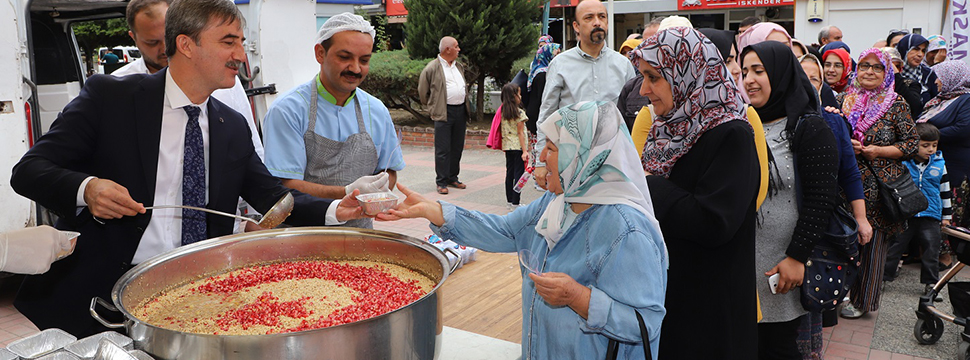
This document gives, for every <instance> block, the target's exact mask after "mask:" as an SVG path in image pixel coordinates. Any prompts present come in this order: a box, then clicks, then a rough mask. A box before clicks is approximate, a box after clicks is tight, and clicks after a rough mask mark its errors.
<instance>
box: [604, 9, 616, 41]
mask: <svg viewBox="0 0 970 360" xmlns="http://www.w3.org/2000/svg"><path fill="white" fill-rule="evenodd" d="M606 16H607V21H609V27H608V28H607V29H606V33H607V34H609V35H610V36H609V40H608V41H609V42H608V43H607V44H608V46H609V47H610V49H616V46H614V42H615V41H614V40H613V38H615V37H616V34H615V33H614V31H613V29H615V28H616V27H615V25H613V0H609V1H607V2H606Z"/></svg>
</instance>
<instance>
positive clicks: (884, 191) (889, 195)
mask: <svg viewBox="0 0 970 360" xmlns="http://www.w3.org/2000/svg"><path fill="white" fill-rule="evenodd" d="M864 163H865V165H866V167H867V168H869V171H871V172H872V176H875V178H876V183H878V184H879V203H880V204H882V209H883V214H884V215H885V216H886V218H887V219H889V220H890V221H892V222H902V221H906V220H909V219H910V218H912V217H913V216H915V215H916V214H919V212H920V211H923V210H926V208H927V207H928V206H929V205H930V203H929V201H927V200H926V195H923V192H922V191H920V190H919V188H918V187H916V183H915V182H914V181H913V178H912V177H911V176H909V170H906V171H903V174H902V175H900V176H899V177H897V178H895V179H892V180H890V181H886V182H884V181H882V179H880V178H879V175H877V174H876V170H875V169H873V168H872V164H871V163H870V162H869V161H864Z"/></svg>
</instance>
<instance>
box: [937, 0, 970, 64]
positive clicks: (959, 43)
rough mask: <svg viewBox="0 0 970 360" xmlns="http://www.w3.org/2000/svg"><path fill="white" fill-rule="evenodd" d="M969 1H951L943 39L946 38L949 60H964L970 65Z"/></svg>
mask: <svg viewBox="0 0 970 360" xmlns="http://www.w3.org/2000/svg"><path fill="white" fill-rule="evenodd" d="M968 5H970V4H968V0H951V1H950V7H949V9H947V11H946V22H945V23H944V24H943V37H944V38H946V47H947V53H946V58H947V60H962V61H964V62H967V63H970V57H968V56H967V55H970V42H968V37H970V14H968V13H967V11H968V10H970V9H968V8H967V7H968Z"/></svg>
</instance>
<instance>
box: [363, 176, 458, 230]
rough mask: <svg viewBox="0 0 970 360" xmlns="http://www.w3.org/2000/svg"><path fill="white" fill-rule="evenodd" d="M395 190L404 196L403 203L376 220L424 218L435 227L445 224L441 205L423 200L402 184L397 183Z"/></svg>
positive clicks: (378, 216)
mask: <svg viewBox="0 0 970 360" xmlns="http://www.w3.org/2000/svg"><path fill="white" fill-rule="evenodd" d="M397 189H398V190H401V193H402V194H404V196H405V198H404V202H402V203H400V204H397V208H395V209H391V210H389V211H388V212H387V213H381V214H378V215H377V220H380V221H393V220H400V219H410V218H425V219H428V220H429V221H431V223H432V224H434V225H435V226H441V225H444V224H445V216H444V213H443V212H442V210H441V204H439V203H438V202H436V201H431V200H428V199H425V198H424V196H421V194H418V193H416V192H414V191H411V189H408V188H407V187H406V186H404V184H401V183H397Z"/></svg>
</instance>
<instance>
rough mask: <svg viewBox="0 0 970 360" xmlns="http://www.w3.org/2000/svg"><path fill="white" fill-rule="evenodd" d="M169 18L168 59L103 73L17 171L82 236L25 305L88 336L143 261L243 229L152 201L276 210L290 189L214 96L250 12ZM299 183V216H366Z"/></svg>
mask: <svg viewBox="0 0 970 360" xmlns="http://www.w3.org/2000/svg"><path fill="white" fill-rule="evenodd" d="M166 18H167V19H168V20H167V23H166V27H165V40H166V54H167V55H168V57H169V58H170V60H169V68H168V69H166V70H162V71H159V72H158V73H156V74H154V75H142V74H136V75H131V76H128V77H124V78H115V77H111V76H94V77H92V78H91V79H89V80H88V81H87V83H86V84H85V86H84V88H83V89H82V90H81V93H80V95H78V97H77V98H76V99H74V100H73V101H72V102H71V103H70V104H68V105H67V106H66V107H65V108H64V110H63V112H62V113H61V114H60V115H59V116H58V118H57V120H56V121H55V122H54V123H53V125H52V126H51V129H50V131H49V132H48V133H47V134H46V135H44V136H43V137H41V139H40V140H39V141H38V142H37V144H36V145H35V146H34V147H33V148H31V149H30V150H29V151H28V152H27V154H26V155H24V157H23V158H22V159H21V160H20V162H19V163H18V164H17V165H16V166H15V167H14V169H13V174H12V177H11V185H13V188H14V190H16V191H17V192H18V193H19V194H21V195H24V196H26V197H28V198H31V199H33V200H34V201H37V202H38V203H40V204H41V205H43V206H45V207H47V208H49V209H52V210H54V211H55V212H56V213H57V214H58V215H59V216H60V220H59V221H58V224H57V227H58V228H61V229H71V230H77V231H79V232H81V234H82V235H81V237H80V238H79V239H78V241H77V247H76V249H75V251H74V255H73V256H70V257H68V258H66V259H64V260H62V261H59V262H56V263H54V264H53V265H52V266H51V269H50V271H49V272H47V273H46V274H43V275H39V276H31V277H28V278H26V279H25V280H24V283H23V285H22V286H21V289H20V292H19V293H18V294H17V298H16V300H15V302H14V305H15V306H16V307H17V309H18V310H20V311H21V312H22V313H23V314H24V315H25V316H27V318H28V319H30V320H31V321H32V322H34V324H35V325H37V327H39V328H41V329H44V328H48V327H58V328H61V329H64V330H67V331H68V332H70V333H72V334H74V335H75V336H77V337H82V336H87V335H91V334H94V333H97V332H100V331H104V330H106V329H105V328H104V327H102V326H100V325H99V324H98V323H97V322H95V321H94V320H93V319H92V318H91V316H90V315H89V314H88V305H89V303H90V301H91V298H92V297H95V296H98V297H101V298H103V299H109V298H110V291H111V289H112V286H113V285H114V283H115V282H116V281H117V279H118V278H120V277H121V275H123V274H124V273H125V272H126V271H127V270H129V269H130V268H131V267H132V266H133V264H137V263H140V262H142V261H144V260H147V259H148V258H150V257H152V256H154V255H157V254H159V253H161V252H164V251H167V250H170V249H174V248H175V247H178V246H180V245H186V244H189V243H192V242H195V241H199V240H202V239H206V238H212V237H217V236H223V235H228V234H230V233H232V228H233V225H234V220H233V219H232V218H226V217H220V216H215V215H207V214H206V213H202V212H198V211H194V210H171V209H165V210H161V209H159V210H152V211H151V212H148V211H146V209H145V206H151V205H153V204H183V205H194V206H200V207H207V208H210V209H213V210H219V211H223V212H228V213H233V212H235V206H236V204H237V199H238V198H239V197H240V196H241V197H242V198H243V199H245V200H246V201H247V202H249V204H251V205H252V206H253V207H255V208H256V209H257V210H259V211H261V212H265V211H267V210H269V208H270V207H271V206H272V205H273V204H274V203H275V202H276V201H277V200H278V199H280V198H281V197H283V196H284V195H285V193H286V192H287V191H290V190H287V189H286V188H284V187H283V186H282V184H281V183H280V182H279V180H278V179H277V178H276V177H274V176H272V175H271V174H270V173H269V172H268V171H267V170H266V167H265V166H264V165H263V163H262V162H261V161H260V159H259V157H258V156H257V155H256V153H255V150H254V148H253V143H252V141H251V140H250V139H251V135H250V132H249V128H248V126H247V125H246V123H245V120H244V119H243V117H242V115H240V114H239V113H237V112H235V111H233V110H231V109H229V108H228V107H227V106H226V105H225V104H223V103H221V102H219V101H218V100H216V99H213V98H210V97H209V95H210V94H211V93H212V91H214V90H216V89H219V88H227V87H231V86H233V84H234V81H235V80H234V76H236V73H237V70H238V67H239V65H240V64H241V62H240V60H242V59H243V57H244V52H243V48H242V40H243V38H242V28H241V22H242V19H243V18H242V14H240V13H239V10H238V9H237V8H236V6H235V5H234V4H233V3H232V2H231V1H226V0H176V1H175V2H173V3H172V5H171V7H170V8H169V10H168V13H167V16H166ZM104 114H113V115H112V116H104ZM290 192H291V193H293V195H294V197H295V200H296V206H295V208H294V210H293V213H292V215H291V216H290V217H289V218H288V219H287V222H288V223H290V224H292V225H336V224H340V223H341V222H342V221H346V220H349V219H353V218H359V217H361V216H362V215H361V211H360V208H359V206H358V204H357V202H356V200H354V198H353V197H352V196H348V197H346V198H344V199H343V200H341V201H332V200H325V199H319V198H314V197H312V196H309V195H306V194H303V193H300V192H297V191H290ZM351 195H353V194H351Z"/></svg>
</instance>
